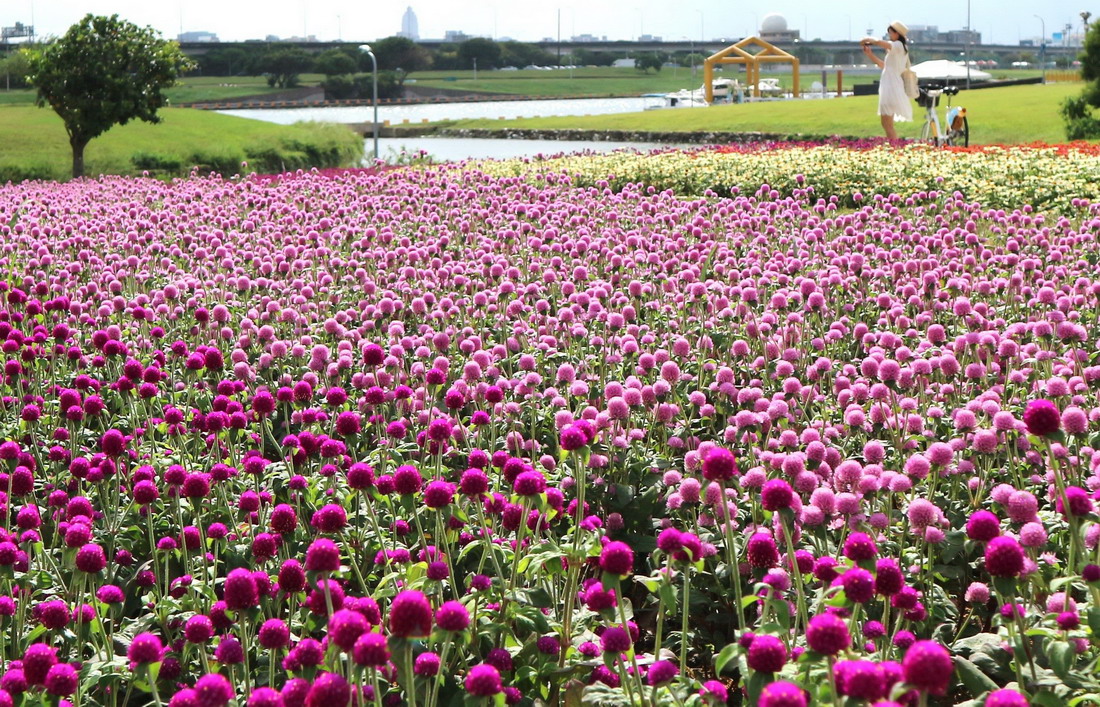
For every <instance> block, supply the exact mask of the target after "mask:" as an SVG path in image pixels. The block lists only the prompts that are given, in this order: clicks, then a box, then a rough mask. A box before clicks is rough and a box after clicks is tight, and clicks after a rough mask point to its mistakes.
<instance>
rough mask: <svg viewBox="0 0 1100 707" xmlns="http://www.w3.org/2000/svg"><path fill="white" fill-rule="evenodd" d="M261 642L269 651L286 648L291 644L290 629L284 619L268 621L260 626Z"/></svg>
mask: <svg viewBox="0 0 1100 707" xmlns="http://www.w3.org/2000/svg"><path fill="white" fill-rule="evenodd" d="M259 641H260V645H261V646H263V647H264V648H266V649H267V650H269V651H271V650H278V649H280V648H286V646H287V644H289V643H290V628H289V627H288V626H287V625H286V622H284V621H283V620H282V619H268V620H267V621H264V622H263V625H261V626H260V632H259Z"/></svg>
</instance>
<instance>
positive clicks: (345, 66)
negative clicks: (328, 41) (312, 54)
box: [313, 49, 359, 78]
mask: <svg viewBox="0 0 1100 707" xmlns="http://www.w3.org/2000/svg"><path fill="white" fill-rule="evenodd" d="M358 68H359V66H358V63H357V62H356V61H355V59H353V58H352V57H350V56H348V54H347V52H345V51H343V50H342V49H328V50H326V51H324V52H321V53H320V54H319V55H318V56H317V58H316V59H315V60H314V63H313V69H314V71H317V72H318V73H321V74H324V75H325V76H326V77H328V78H332V77H334V76H341V75H346V74H354V73H355V71H356V69H358Z"/></svg>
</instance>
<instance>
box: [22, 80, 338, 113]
mask: <svg viewBox="0 0 1100 707" xmlns="http://www.w3.org/2000/svg"><path fill="white" fill-rule="evenodd" d="M323 80H324V76H322V75H320V74H302V76H301V83H300V84H299V85H301V86H316V85H318V84H319V83H321V81H323ZM281 90H283V89H280V88H271V87H269V86H268V85H267V79H265V78H264V77H263V76H189V77H187V78H185V79H183V80H182V81H180V84H179V85H178V86H176V87H174V88H170V89H168V90H167V91H166V92H165V93H166V94H167V95H168V100H169V101H170V102H171V103H197V102H199V101H220V100H227V99H231V98H240V97H241V96H253V95H257V94H264V93H277V92H278V91H281ZM34 96H35V92H34V90H33V89H13V90H11V91H5V90H3V89H2V88H0V106H3V105H32V104H33V103H34Z"/></svg>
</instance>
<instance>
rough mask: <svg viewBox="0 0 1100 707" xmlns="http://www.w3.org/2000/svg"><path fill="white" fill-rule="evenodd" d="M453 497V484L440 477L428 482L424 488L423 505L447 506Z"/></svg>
mask: <svg viewBox="0 0 1100 707" xmlns="http://www.w3.org/2000/svg"><path fill="white" fill-rule="evenodd" d="M454 497H455V487H454V484H451V483H448V482H446V481H443V480H441V479H436V480H434V481H430V482H428V486H427V487H426V488H425V489H424V505H425V506H427V507H428V508H443V507H445V506H449V505H450V504H451V502H452V501H454Z"/></svg>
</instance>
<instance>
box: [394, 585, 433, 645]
mask: <svg viewBox="0 0 1100 707" xmlns="http://www.w3.org/2000/svg"><path fill="white" fill-rule="evenodd" d="M389 627H390V633H391V634H393V635H394V636H399V637H401V638H425V637H427V636H428V635H430V634H431V632H432V605H431V604H430V603H428V597H426V596H424V595H423V594H422V593H421V592H418V591H415V590H408V591H404V592H401V593H400V594H398V595H397V596H396V597H394V599H393V603H392V604H391V605H390V616H389Z"/></svg>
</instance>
